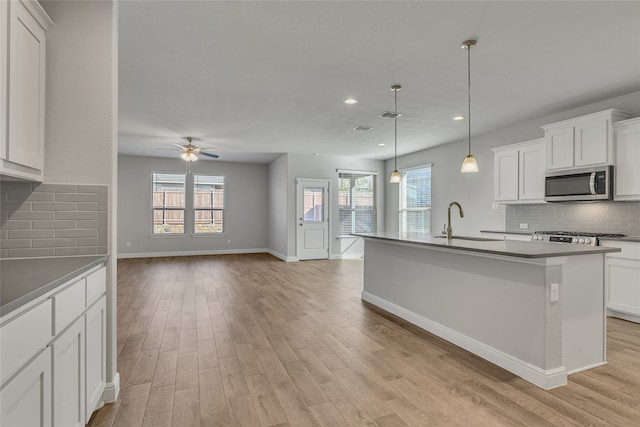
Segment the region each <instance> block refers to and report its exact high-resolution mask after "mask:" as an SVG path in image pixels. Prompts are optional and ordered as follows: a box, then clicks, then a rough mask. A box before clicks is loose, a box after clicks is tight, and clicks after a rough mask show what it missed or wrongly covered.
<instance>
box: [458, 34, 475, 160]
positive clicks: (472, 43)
mask: <svg viewBox="0 0 640 427" xmlns="http://www.w3.org/2000/svg"><path fill="white" fill-rule="evenodd" d="M475 45H476V40H466V41H465V42H464V43H462V46H461V47H462V48H463V49H467V73H468V80H467V96H468V98H467V99H468V101H469V103H468V107H469V110H468V114H467V124H468V126H469V154H467V157H465V158H464V161H463V162H462V168H461V169H460V172H462V173H474V172H478V162H477V161H476V158H475V157H473V155H472V154H471V48H472V47H473V46H475Z"/></svg>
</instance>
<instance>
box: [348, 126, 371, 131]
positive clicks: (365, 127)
mask: <svg viewBox="0 0 640 427" xmlns="http://www.w3.org/2000/svg"><path fill="white" fill-rule="evenodd" d="M371 129H373V128H372V127H371V126H362V125H358V126H356V127H354V128H353V130H361V131H364V132H366V131H368V130H371Z"/></svg>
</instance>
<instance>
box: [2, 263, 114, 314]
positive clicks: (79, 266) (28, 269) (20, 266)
mask: <svg viewBox="0 0 640 427" xmlns="http://www.w3.org/2000/svg"><path fill="white" fill-rule="evenodd" d="M106 261H107V256H106V255H99V256H83V257H53V258H31V259H26V258H22V259H5V260H0V304H1V306H0V316H4V315H5V314H7V313H10V312H11V311H13V310H15V309H16V308H19V307H21V306H22V305H24V304H26V303H28V302H29V301H32V300H34V299H35V298H37V297H39V296H41V295H44V294H46V293H47V292H49V291H50V290H52V289H55V288H56V287H57V286H60V285H61V284H63V283H64V282H67V281H69V280H72V279H73V278H74V277H77V276H78V275H80V274H82V273H84V272H85V271H88V270H90V269H92V268H93V267H95V266H97V265H100V264H102V263H104V262H106Z"/></svg>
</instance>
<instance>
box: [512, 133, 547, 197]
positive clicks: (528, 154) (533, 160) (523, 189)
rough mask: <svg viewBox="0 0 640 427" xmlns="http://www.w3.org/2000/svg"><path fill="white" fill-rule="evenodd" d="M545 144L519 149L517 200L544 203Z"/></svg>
mask: <svg viewBox="0 0 640 427" xmlns="http://www.w3.org/2000/svg"><path fill="white" fill-rule="evenodd" d="M545 161H546V157H545V142H544V140H541V141H540V142H539V143H537V144H531V145H524V146H522V147H521V148H520V165H519V168H518V169H519V194H518V196H519V199H520V200H527V201H529V202H533V201H538V202H539V201H544V171H545Z"/></svg>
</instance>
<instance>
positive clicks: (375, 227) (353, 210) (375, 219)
mask: <svg viewBox="0 0 640 427" xmlns="http://www.w3.org/2000/svg"><path fill="white" fill-rule="evenodd" d="M336 172H338V191H337V193H338V221H337V223H338V225H337V234H338V238H339V239H341V238H345V237H349V236H352V235H353V233H354V232H355V231H354V230H353V225H354V219H352V226H351V231H350V232H349V233H346V234H343V233H341V220H340V218H341V215H340V214H341V213H342V212H345V211H350V212H351V215H352V217H353V216H355V214H356V213H357V212H358V211H364V209H357V208H355V207H351V208H349V209H342V208H341V207H340V206H341V205H340V179H341V175H343V174H344V175H361V177H362V178H365V177H368V176H372V177H373V191H372V196H373V202H374V203H373V227H372V228H373V230H372V232H377V230H378V186H379V183H378V172H374V171H356V170H342V169H336ZM356 179H357V178H356ZM353 188H354V186H353V185H351V183H350V185H349V195H350V196H349V199H350V201H351V205H352V206H353V200H354V198H353Z"/></svg>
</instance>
